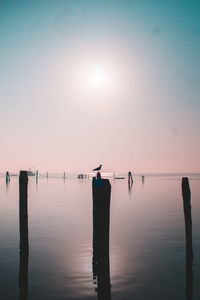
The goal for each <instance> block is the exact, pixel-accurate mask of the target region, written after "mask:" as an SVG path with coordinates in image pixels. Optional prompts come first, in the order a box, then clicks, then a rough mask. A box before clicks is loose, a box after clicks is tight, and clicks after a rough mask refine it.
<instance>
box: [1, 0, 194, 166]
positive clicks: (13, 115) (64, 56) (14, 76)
mask: <svg viewBox="0 0 200 300" xmlns="http://www.w3.org/2000/svg"><path fill="white" fill-rule="evenodd" d="M199 15H200V1H198V0H196V1H195V0H187V1H185V0H146V1H145V0H132V1H131V0H129V1H128V0H126V1H125V0H113V1H108V0H105V1H103V0H102V1H100V0H99V1H95V0H90V1H89V0H71V1H70V0H65V1H63V0H58V1H51V0H48V1H46V0H34V1H33V0H32V1H28V0H24V1H21V0H19V1H17V0H13V1H11V0H5V1H4V0H0V120H1V126H0V171H5V170H7V169H8V170H11V171H17V170H20V169H24V168H25V169H27V168H29V167H34V168H36V169H39V170H41V171H45V170H49V171H64V170H65V171H66V172H77V171H78V172H81V171H82V172H85V171H90V170H91V169H92V168H94V167H96V166H97V165H98V164H100V163H101V164H103V167H104V169H103V171H116V172H124V171H128V170H129V169H130V170H133V171H135V172H186V171H187V172H200V162H199V154H200V138H199V129H200V126H199V125H200V99H199V94H200V93H199V92H200V18H199ZM96 67H98V68H100V69H101V70H102V72H103V73H104V76H105V82H102V83H101V84H94V76H95V73H94V69H95V68H96Z"/></svg>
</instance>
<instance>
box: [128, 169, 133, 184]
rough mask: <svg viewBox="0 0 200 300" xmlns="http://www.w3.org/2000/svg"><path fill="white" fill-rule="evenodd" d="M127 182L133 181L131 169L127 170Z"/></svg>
mask: <svg viewBox="0 0 200 300" xmlns="http://www.w3.org/2000/svg"><path fill="white" fill-rule="evenodd" d="M128 182H129V183H131V184H132V183H133V176H132V173H131V171H129V172H128Z"/></svg>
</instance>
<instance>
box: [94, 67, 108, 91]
mask: <svg viewBox="0 0 200 300" xmlns="http://www.w3.org/2000/svg"><path fill="white" fill-rule="evenodd" d="M107 80H108V78H107V76H106V73H105V70H103V68H102V67H101V66H95V67H94V69H93V70H92V73H91V84H92V85H93V86H96V87H100V86H103V85H105V84H106V83H107Z"/></svg>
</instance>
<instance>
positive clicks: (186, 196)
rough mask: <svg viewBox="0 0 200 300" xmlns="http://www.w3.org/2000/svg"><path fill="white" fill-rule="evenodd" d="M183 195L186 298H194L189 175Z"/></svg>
mask: <svg viewBox="0 0 200 300" xmlns="http://www.w3.org/2000/svg"><path fill="white" fill-rule="evenodd" d="M182 196H183V208H184V216H185V236H186V299H187V300H192V294H193V291H192V288H193V271H192V264H193V249H192V217H191V204H190V198H191V193H190V185H189V180H188V178H187V177H183V178H182Z"/></svg>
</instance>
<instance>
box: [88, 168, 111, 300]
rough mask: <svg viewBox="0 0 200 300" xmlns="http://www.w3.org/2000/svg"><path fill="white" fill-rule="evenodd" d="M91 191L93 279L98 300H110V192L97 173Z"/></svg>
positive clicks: (109, 186)
mask: <svg viewBox="0 0 200 300" xmlns="http://www.w3.org/2000/svg"><path fill="white" fill-rule="evenodd" d="M92 191H93V277H94V278H96V279H97V289H96V290H97V293H98V299H99V300H109V299H111V294H110V287H111V286H110V262H109V227H110V192H111V185H110V182H109V180H108V179H101V175H100V173H97V179H96V178H95V177H94V178H93V182H92Z"/></svg>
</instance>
